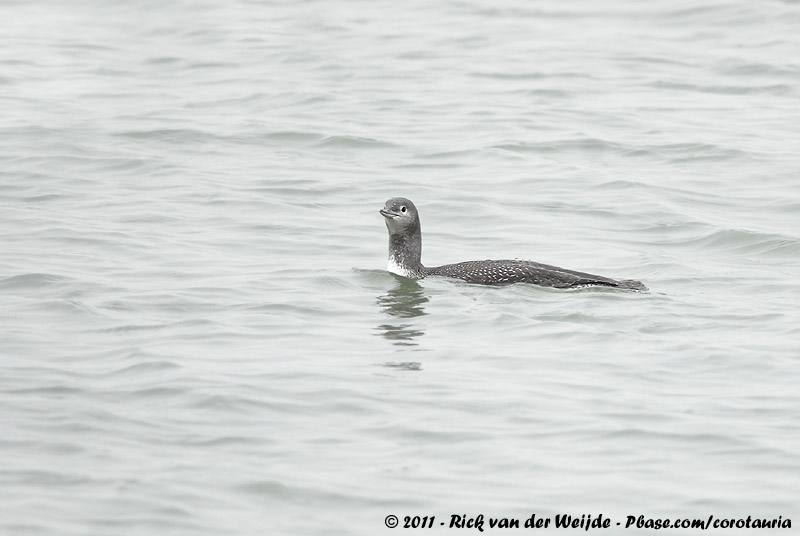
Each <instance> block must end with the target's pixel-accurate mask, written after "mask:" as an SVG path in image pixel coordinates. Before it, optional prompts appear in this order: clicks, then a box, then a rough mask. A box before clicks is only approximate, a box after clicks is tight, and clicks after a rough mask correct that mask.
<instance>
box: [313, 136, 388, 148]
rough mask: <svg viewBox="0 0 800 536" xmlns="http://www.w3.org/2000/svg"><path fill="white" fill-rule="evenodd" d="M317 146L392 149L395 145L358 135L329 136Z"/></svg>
mask: <svg viewBox="0 0 800 536" xmlns="http://www.w3.org/2000/svg"><path fill="white" fill-rule="evenodd" d="M317 147H326V148H332V149H392V148H395V147H397V145H395V144H394V143H389V142H386V141H381V140H376V139H374V138H362V137H359V136H330V137H328V138H325V139H324V140H322V141H321V142H320V143H318V144H317Z"/></svg>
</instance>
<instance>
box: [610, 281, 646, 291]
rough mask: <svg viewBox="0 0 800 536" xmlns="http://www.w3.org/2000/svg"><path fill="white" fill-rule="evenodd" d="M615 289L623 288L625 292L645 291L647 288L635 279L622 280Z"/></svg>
mask: <svg viewBox="0 0 800 536" xmlns="http://www.w3.org/2000/svg"><path fill="white" fill-rule="evenodd" d="M617 288H624V289H627V290H647V287H646V286H645V285H644V283H642V282H641V281H636V280H635V279H623V280H622V281H620V282H619V284H618V285H617Z"/></svg>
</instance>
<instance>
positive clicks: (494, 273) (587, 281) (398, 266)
mask: <svg viewBox="0 0 800 536" xmlns="http://www.w3.org/2000/svg"><path fill="white" fill-rule="evenodd" d="M380 213H381V214H382V215H383V217H384V218H385V219H386V227H387V228H388V229H389V271H390V272H393V273H395V274H398V275H402V276H405V277H410V278H413V279H422V278H424V277H428V276H443V277H453V278H456V279H462V280H464V281H467V282H469V283H479V284H482V285H508V284H511V283H533V284H534V285H540V286H543V287H554V288H577V287H584V286H606V287H616V288H620V289H628V290H647V287H645V286H644V284H642V283H641V282H639V281H634V280H632V279H624V280H616V279H611V278H608V277H603V276H599V275H593V274H587V273H584V272H576V271H574V270H567V269H564V268H559V267H558V266H550V265H548V264H540V263H538V262H532V261H521V260H485V261H467V262H459V263H456V264H445V265H443V266H437V267H433V268H428V267H425V266H423V265H422V260H421V259H422V230H421V227H420V223H419V213H418V212H417V207H415V206H414V203H412V202H411V201H409V200H408V199H405V198H403V197H393V198H392V199H389V200H388V201H386V205H385V206H384V207H383V209H381V210H380Z"/></svg>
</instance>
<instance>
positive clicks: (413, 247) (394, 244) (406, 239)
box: [389, 225, 424, 278]
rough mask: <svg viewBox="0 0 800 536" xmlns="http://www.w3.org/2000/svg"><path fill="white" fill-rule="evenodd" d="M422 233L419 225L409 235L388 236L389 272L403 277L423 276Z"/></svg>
mask: <svg viewBox="0 0 800 536" xmlns="http://www.w3.org/2000/svg"><path fill="white" fill-rule="evenodd" d="M421 259H422V233H421V232H420V228H419V225H417V227H416V228H415V229H413V230H412V232H410V233H404V234H390V235H389V271H390V272H392V273H395V274H397V275H402V276H404V277H414V278H419V277H422V275H423V269H424V267H423V266H422V261H421Z"/></svg>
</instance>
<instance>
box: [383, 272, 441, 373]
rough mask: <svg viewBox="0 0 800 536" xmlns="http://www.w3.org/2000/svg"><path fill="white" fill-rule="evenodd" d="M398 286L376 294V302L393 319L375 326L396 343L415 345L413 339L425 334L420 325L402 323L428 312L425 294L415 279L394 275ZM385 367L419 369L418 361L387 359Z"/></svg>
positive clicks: (398, 344)
mask: <svg viewBox="0 0 800 536" xmlns="http://www.w3.org/2000/svg"><path fill="white" fill-rule="evenodd" d="M396 279H397V286H395V287H394V288H392V289H391V290H389V291H388V292H387V293H386V294H384V295H383V296H378V299H377V302H378V305H380V306H381V308H382V309H383V312H384V313H386V314H387V315H389V316H390V317H392V319H393V320H395V319H396V320H397V321H392V322H387V323H385V324H380V325H378V327H377V328H376V331H378V335H381V336H383V337H385V338H386V339H389V340H390V341H392V343H393V344H395V345H397V346H418V344H419V343H418V342H417V340H416V339H418V338H419V337H421V336H422V335H424V334H425V331H424V330H423V329H421V328H420V327H419V326H414V325H413V324H409V323H404V322H403V321H402V319H406V318H414V317H417V316H423V315H426V314H428V313H426V312H425V308H424V307H423V306H424V305H425V304H426V303H427V302H428V298H427V297H425V295H424V294H423V288H422V287H421V286H420V285H419V284H418V283H417V282H416V281H414V280H412V279H406V278H404V277H403V278H400V277H397V278H396ZM386 366H388V367H397V368H402V369H405V370H420V363H417V362H406V363H386Z"/></svg>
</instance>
